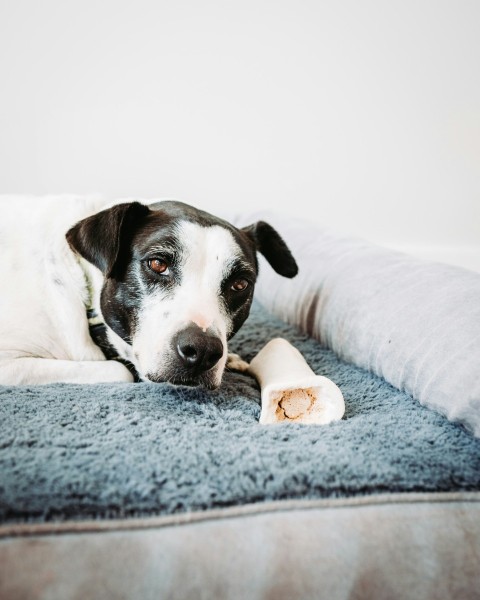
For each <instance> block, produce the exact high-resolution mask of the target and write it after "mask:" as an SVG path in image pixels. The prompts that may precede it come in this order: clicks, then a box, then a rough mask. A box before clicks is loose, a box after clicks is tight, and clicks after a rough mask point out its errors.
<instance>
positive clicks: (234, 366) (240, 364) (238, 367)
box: [226, 353, 250, 373]
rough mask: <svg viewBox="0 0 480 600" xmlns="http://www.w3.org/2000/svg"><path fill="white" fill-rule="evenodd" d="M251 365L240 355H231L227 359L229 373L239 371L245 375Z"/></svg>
mask: <svg viewBox="0 0 480 600" xmlns="http://www.w3.org/2000/svg"><path fill="white" fill-rule="evenodd" d="M249 366H250V365H249V363H247V362H246V361H244V360H243V359H242V358H241V357H240V356H239V355H238V354H231V353H230V354H229V355H228V358H227V364H226V368H227V369H228V370H229V371H239V372H240V373H245V372H246V371H247V370H248V367H249Z"/></svg>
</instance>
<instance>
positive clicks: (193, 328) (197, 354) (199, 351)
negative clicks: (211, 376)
mask: <svg viewBox="0 0 480 600" xmlns="http://www.w3.org/2000/svg"><path fill="white" fill-rule="evenodd" d="M173 346H174V348H175V350H176V352H177V354H178V356H179V357H180V359H181V360H182V363H183V364H184V366H185V367H186V368H188V369H189V370H190V371H192V372H193V373H201V372H203V371H208V370H209V369H211V368H212V367H213V366H214V365H216V364H217V362H218V361H219V360H220V359H221V358H222V355H223V344H222V341H221V340H220V339H219V338H218V337H217V336H215V335H212V334H211V333H208V332H204V331H203V329H200V327H198V326H197V325H190V326H189V327H187V328H186V329H183V330H182V331H179V332H178V333H177V335H176V336H175V338H174V339H173Z"/></svg>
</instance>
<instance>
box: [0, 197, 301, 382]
mask: <svg viewBox="0 0 480 600" xmlns="http://www.w3.org/2000/svg"><path fill="white" fill-rule="evenodd" d="M14 201H15V197H13V198H11V199H8V197H7V198H6V199H4V200H3V201H2V206H1V208H2V215H3V217H2V221H1V224H0V251H1V257H2V258H1V262H0V278H1V281H2V292H1V294H0V384H3V385H30V384H48V383H54V382H66V383H100V382H131V381H133V380H134V379H136V380H140V381H150V382H170V383H171V384H175V385H187V386H199V385H202V386H204V387H205V388H207V389H215V388H217V387H218V386H219V385H220V383H221V380H222V375H223V372H224V370H225V367H226V365H227V363H228V366H229V367H231V368H233V369H235V368H238V369H239V370H243V369H244V366H245V363H243V361H242V360H241V359H240V358H239V357H238V356H236V355H228V350H227V343H228V340H229V339H230V338H231V337H232V336H233V335H235V333H236V332H237V331H238V330H239V328H240V327H241V326H242V324H243V323H244V321H245V320H246V318H247V317H248V314H249V311H250V307H251V304H252V299H253V292H254V287H255V281H256V278H257V275H258V261H257V252H260V253H261V254H262V255H263V256H264V257H265V258H266V260H267V261H268V263H270V265H271V266H272V268H273V269H274V270H275V271H276V272H277V273H278V274H279V275H282V276H284V277H289V278H291V277H294V276H295V275H296V274H297V271H298V267H297V264H296V262H295V259H294V258H293V256H292V254H291V252H290V250H289V248H288V247H287V245H286V244H285V242H284V241H283V239H282V238H281V236H280V235H279V233H278V232H277V231H276V230H275V229H274V228H273V227H271V226H270V225H269V224H268V223H265V222H263V221H259V222H257V223H255V224H253V225H250V226H248V227H244V228H242V229H238V228H236V227H234V226H233V225H231V224H230V223H228V222H226V221H224V220H222V219H220V218H218V217H215V216H213V215H211V214H209V213H207V212H204V211H202V210H199V209H196V208H194V207H192V206H189V205H187V204H184V203H182V202H177V201H161V202H154V203H152V204H143V203H140V202H136V201H126V202H119V203H113V204H112V205H110V206H108V207H100V206H99V202H98V201H96V200H94V199H89V198H86V199H85V198H84V199H82V198H77V199H70V198H67V199H65V198H64V199H62V198H60V199H54V198H50V199H45V200H39V199H36V198H22V199H21V201H20V202H19V205H18V206H12V202H14ZM17 203H18V200H17ZM95 327H100V328H103V331H104V336H103V341H102V342H101V343H100V342H98V340H97V343H96V342H95V340H94V338H95V336H93V335H92V331H93V330H94V329H95ZM112 357H113V358H112Z"/></svg>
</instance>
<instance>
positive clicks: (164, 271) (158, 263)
mask: <svg viewBox="0 0 480 600" xmlns="http://www.w3.org/2000/svg"><path fill="white" fill-rule="evenodd" d="M148 266H149V267H150V269H152V271H154V272H155V273H158V274H159V275H168V265H167V263H166V262H165V261H164V260H161V259H160V258H152V259H150V260H149V261H148Z"/></svg>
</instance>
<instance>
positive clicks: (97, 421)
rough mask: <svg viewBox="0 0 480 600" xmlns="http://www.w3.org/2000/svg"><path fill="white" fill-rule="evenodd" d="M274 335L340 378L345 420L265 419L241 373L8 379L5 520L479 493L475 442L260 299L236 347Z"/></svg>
mask: <svg viewBox="0 0 480 600" xmlns="http://www.w3.org/2000/svg"><path fill="white" fill-rule="evenodd" d="M276 336H282V337H285V338H287V339H289V340H290V341H291V342H292V343H293V344H294V345H295V346H296V347H297V348H298V349H299V350H300V351H301V352H302V353H303V354H304V356H305V357H306V359H307V361H308V362H309V364H310V365H311V367H312V368H313V369H314V370H315V371H316V372H317V373H318V374H321V375H325V376H326V377H329V378H330V379H332V380H333V381H335V383H337V385H338V386H339V387H340V389H341V390H342V392H343V394H344V397H345V403H346V414H345V417H344V419H343V420H342V421H341V422H337V423H333V424H330V425H327V426H311V425H308V426H306V425H295V424H291V423H290V424H281V425H273V426H272V425H270V426H261V425H259V424H258V418H259V414H260V407H259V398H260V394H259V390H258V387H257V385H256V383H255V381H254V380H253V379H251V378H250V377H248V376H245V375H241V374H236V373H227V374H226V375H225V378H224V383H223V385H222V387H221V389H220V390H217V391H214V392H211V391H205V390H203V389H191V388H175V387H172V386H170V385H168V384H159V385H153V384H146V383H137V384H116V385H111V384H102V385H91V386H86V385H65V384H56V385H47V386H31V387H18V388H8V387H0V413H1V414H0V422H1V426H0V518H1V520H2V521H4V522H6V521H22V520H33V521H44V520H53V519H58V520H64V519H70V518H87V517H123V516H140V515H153V514H155V515H158V514H168V513H173V512H177V511H187V510H206V509H209V508H214V507H222V506H228V505H234V504H243V503H250V502H262V501H264V500H278V499H284V498H321V497H335V496H337V497H338V496H353V495H359V494H360V495H362V494H374V493H382V492H410V491H454V490H480V439H475V438H474V437H472V436H471V435H470V434H468V433H467V432H466V431H465V430H464V429H463V428H462V427H461V426H460V425H456V424H453V423H451V422H449V421H447V420H446V419H445V418H444V417H442V416H440V415H439V414H437V413H435V412H432V411H431V410H429V409H427V408H424V407H423V406H421V405H420V404H419V403H418V402H416V401H414V400H413V399H412V398H411V397H410V396H408V395H407V394H405V393H403V392H400V391H398V390H397V389H395V388H393V387H392V386H390V385H389V384H388V383H386V382H385V381H384V380H383V379H380V378H378V377H376V376H374V375H371V374H369V373H367V372H366V371H363V370H361V369H359V368H356V367H354V366H352V365H349V364H345V363H343V362H341V361H340V360H339V359H337V358H336V356H335V355H334V354H333V353H332V352H330V351H329V350H326V349H324V348H323V347H322V346H321V345H320V344H318V342H316V341H314V340H312V339H310V338H308V337H306V336H305V335H303V334H301V333H299V332H298V331H297V330H296V329H294V328H292V327H290V326H288V325H285V324H283V323H281V322H280V321H278V320H276V319H275V318H273V317H271V316H270V315H269V314H267V313H266V312H265V311H264V310H263V309H262V308H261V307H260V306H259V305H258V304H256V305H255V306H254V309H253V311H252V315H251V317H250V318H249V320H248V322H247V323H246V325H245V326H244V327H243V328H242V329H241V331H240V332H239V333H238V334H237V336H236V337H235V338H234V340H232V342H231V345H230V349H231V351H234V352H238V353H239V354H241V355H242V356H244V357H245V358H246V359H251V358H252V357H253V355H254V354H255V353H256V352H257V351H258V350H259V349H260V348H261V347H262V346H263V345H264V344H265V343H266V342H267V341H268V340H269V339H271V338H273V337H276Z"/></svg>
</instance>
